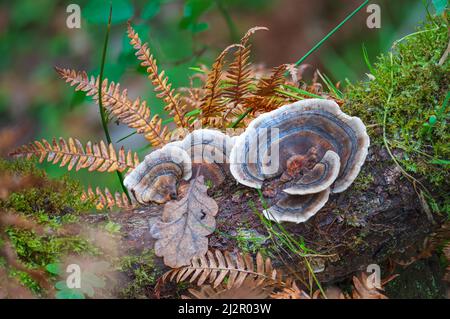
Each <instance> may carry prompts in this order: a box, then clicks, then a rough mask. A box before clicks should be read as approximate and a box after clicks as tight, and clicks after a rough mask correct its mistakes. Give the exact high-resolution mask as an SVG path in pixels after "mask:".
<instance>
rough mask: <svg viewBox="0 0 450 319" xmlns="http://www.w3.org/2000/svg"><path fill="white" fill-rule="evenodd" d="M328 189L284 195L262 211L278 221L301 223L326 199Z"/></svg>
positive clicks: (268, 217) (323, 203) (321, 205)
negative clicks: (303, 193)
mask: <svg viewBox="0 0 450 319" xmlns="http://www.w3.org/2000/svg"><path fill="white" fill-rule="evenodd" d="M329 196H330V189H329V188H327V189H326V190H324V191H322V192H319V193H315V194H309V195H284V196H283V198H281V199H279V200H278V201H277V202H276V203H275V204H274V205H272V206H271V207H269V208H268V209H266V210H264V211H263V214H264V216H265V217H266V218H267V219H270V220H273V221H275V222H277V223H279V222H283V221H284V222H292V223H303V222H306V221H307V220H308V219H309V218H311V217H312V216H314V215H315V214H316V213H317V212H318V211H319V210H320V209H321V208H322V207H323V206H324V205H325V203H326V202H327V201H328V197H329Z"/></svg>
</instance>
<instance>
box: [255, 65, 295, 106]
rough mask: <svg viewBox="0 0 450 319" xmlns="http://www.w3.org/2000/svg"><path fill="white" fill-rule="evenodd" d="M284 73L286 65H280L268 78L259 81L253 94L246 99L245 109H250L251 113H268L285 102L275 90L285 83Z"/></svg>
mask: <svg viewBox="0 0 450 319" xmlns="http://www.w3.org/2000/svg"><path fill="white" fill-rule="evenodd" d="M285 71H286V65H285V64H282V65H280V66H278V67H275V68H274V69H273V71H272V74H271V75H270V76H269V77H263V78H261V79H260V80H259V82H258V84H257V89H256V92H255V94H254V95H252V96H250V97H249V98H247V99H246V107H247V108H251V109H252V113H258V112H268V111H271V110H274V109H276V108H278V107H280V106H281V105H282V104H283V103H284V102H285V99H281V98H279V96H278V94H277V89H279V88H280V86H281V85H282V84H283V83H284V82H285V78H284V73H285Z"/></svg>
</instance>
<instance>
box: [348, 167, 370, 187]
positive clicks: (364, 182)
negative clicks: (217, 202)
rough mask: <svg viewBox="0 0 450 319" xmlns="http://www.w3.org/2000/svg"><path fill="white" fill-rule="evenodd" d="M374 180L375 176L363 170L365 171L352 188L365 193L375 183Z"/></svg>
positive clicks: (360, 174)
mask: <svg viewBox="0 0 450 319" xmlns="http://www.w3.org/2000/svg"><path fill="white" fill-rule="evenodd" d="M374 180H375V178H374V177H373V175H372V174H371V173H367V172H365V171H364V169H363V171H362V172H361V173H359V175H358V177H357V178H356V180H355V182H354V183H353V185H352V187H353V189H355V190H357V191H365V190H366V189H368V188H369V186H370V185H371V184H372V183H373V182H374Z"/></svg>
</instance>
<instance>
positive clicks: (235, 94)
mask: <svg viewBox="0 0 450 319" xmlns="http://www.w3.org/2000/svg"><path fill="white" fill-rule="evenodd" d="M259 30H269V29H267V28H265V27H254V28H251V29H250V30H248V31H247V33H246V34H245V35H244V37H243V38H242V39H241V42H240V45H241V47H240V48H238V49H237V50H236V52H235V53H234V61H233V62H232V63H231V64H230V67H229V69H228V73H227V82H228V83H227V84H228V85H227V88H225V89H224V92H223V96H224V97H226V98H228V99H229V102H230V104H232V105H233V106H236V105H238V104H241V103H243V102H244V100H243V97H244V96H246V95H247V94H248V93H249V92H250V90H251V89H250V86H251V83H252V80H253V72H252V71H253V70H252V67H251V63H250V61H249V60H250V49H251V44H249V43H248V42H249V39H250V37H251V36H252V35H253V34H254V33H255V32H257V31H259Z"/></svg>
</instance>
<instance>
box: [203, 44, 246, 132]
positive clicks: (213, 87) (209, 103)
mask: <svg viewBox="0 0 450 319" xmlns="http://www.w3.org/2000/svg"><path fill="white" fill-rule="evenodd" d="M234 47H241V46H240V45H238V44H233V45H230V46H228V47H227V48H225V50H223V51H222V53H221V54H220V55H219V56H218V57H217V58H216V60H215V61H214V63H213V65H212V68H211V71H210V72H209V73H208V78H207V80H206V83H205V86H204V92H205V93H204V96H203V97H202V99H201V110H202V122H203V124H207V123H208V121H209V120H208V118H210V117H221V114H222V112H223V108H224V103H223V101H222V99H223V95H222V92H223V88H222V87H220V82H221V79H222V74H223V70H222V69H223V65H224V62H225V56H226V55H227V53H228V52H229V51H230V50H231V49H232V48H234Z"/></svg>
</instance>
